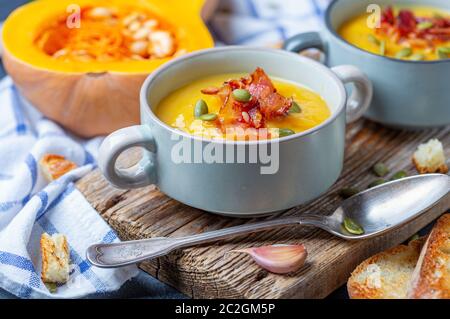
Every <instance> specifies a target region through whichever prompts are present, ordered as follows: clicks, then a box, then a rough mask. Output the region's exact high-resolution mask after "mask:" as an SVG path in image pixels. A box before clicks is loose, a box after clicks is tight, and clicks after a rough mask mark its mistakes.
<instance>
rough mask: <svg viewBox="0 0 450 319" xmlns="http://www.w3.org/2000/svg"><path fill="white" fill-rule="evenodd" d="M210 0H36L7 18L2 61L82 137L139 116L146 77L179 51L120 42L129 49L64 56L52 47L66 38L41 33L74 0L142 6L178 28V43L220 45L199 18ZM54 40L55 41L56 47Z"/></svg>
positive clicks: (30, 94)
mask: <svg viewBox="0 0 450 319" xmlns="http://www.w3.org/2000/svg"><path fill="white" fill-rule="evenodd" d="M203 1H204V0H193V1H184V0H177V1H175V2H174V1H166V0H138V1H134V2H133V4H132V5H130V4H129V3H130V2H128V1H126V0H108V1H106V0H97V1H95V0H75V1H74V0H38V1H34V2H31V3H29V4H27V5H25V6H23V7H21V8H19V9H17V10H16V11H14V12H13V13H12V14H11V15H10V16H9V17H8V19H7V20H6V21H5V24H4V28H3V35H2V39H3V45H4V54H3V63H4V65H5V68H6V70H7V72H8V73H9V75H10V76H11V77H12V78H13V80H14V82H15V84H16V85H17V87H18V89H19V90H20V92H21V93H22V94H23V95H24V96H25V97H26V98H27V99H28V100H29V101H30V102H31V103H32V104H33V105H34V106H36V107H37V108H38V109H39V110H40V111H41V112H42V113H43V114H44V115H45V116H47V117H48V118H50V119H52V120H54V121H56V122H58V123H60V124H61V125H62V126H64V127H66V128H67V129H69V130H71V131H72V132H74V133H76V134H78V135H80V136H82V137H91V136H96V135H104V134H108V133H110V132H112V131H114V130H116V129H119V128H121V127H125V126H129V125H133V124H137V123H139V90H140V87H141V85H142V82H143V81H144V79H145V78H146V77H147V75H148V74H149V73H151V72H152V71H153V70H155V69H156V68H157V67H158V66H160V65H161V64H163V63H165V62H167V61H168V60H170V59H171V58H173V55H174V54H171V55H170V56H167V57H165V58H159V57H158V58H157V57H153V56H152V55H149V54H147V53H145V54H144V56H143V57H142V58H139V57H138V59H135V58H134V57H131V55H130V53H129V52H128V51H126V49H121V50H122V51H123V50H125V51H123V52H122V53H120V54H117V55H115V54H114V55H113V57H112V58H111V57H107V59H103V58H99V57H98V56H94V58H92V56H91V58H90V59H89V60H87V61H85V60H78V59H76V58H71V57H63V58H60V57H54V56H52V54H54V53H55V51H58V49H61V45H60V43H59V42H63V40H61V39H58V37H56V38H57V41H56V42H55V41H54V40H52V41H49V40H47V41H43V40H41V39H40V37H42V34H43V33H44V32H45V31H46V30H47V29H48V27H49V25H51V23H54V22H55V21H57V19H58V18H60V17H64V16H65V15H68V13H66V10H67V8H68V7H69V6H70V5H73V4H76V5H78V6H79V7H80V8H81V10H83V8H87V7H106V8H114V9H116V10H128V11H130V10H135V11H136V10H137V11H141V12H150V13H151V14H152V16H154V17H158V19H159V20H160V22H161V23H163V24H164V25H165V26H167V27H166V28H169V27H170V28H171V29H170V32H171V33H172V34H173V35H174V38H175V39H176V50H178V51H185V52H190V51H194V50H197V49H202V48H208V47H212V46H213V41H212V38H211V36H210V34H209V33H208V31H207V29H206V27H205V25H204V24H203V22H202V21H201V19H200V10H201V6H202V4H203ZM167 2H169V3H167ZM46 28H47V29H46ZM81 28H83V19H81ZM84 31H86V30H84ZM75 32H76V31H75ZM87 33H89V32H87ZM64 36H66V34H64ZM62 39H65V38H64V37H63V36H62ZM39 40H40V42H39ZM48 45H50V46H55V47H51V48H50V49H49V46H48ZM75 45H77V44H75ZM81 45H82V44H81ZM99 49H100V51H101V52H100V53H99V54H103V53H104V52H103V51H102V50H103V48H102V47H100V48H99ZM88 50H89V48H88ZM107 50H108V48H106V49H104V51H107ZM149 50H150V49H149ZM95 52H98V50H97V51H95ZM152 52H153V51H152ZM174 53H175V52H174ZM175 54H176V53H175Z"/></svg>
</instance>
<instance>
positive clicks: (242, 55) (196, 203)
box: [99, 47, 372, 217]
mask: <svg viewBox="0 0 450 319" xmlns="http://www.w3.org/2000/svg"><path fill="white" fill-rule="evenodd" d="M256 67H261V68H263V69H264V70H265V71H266V72H267V74H268V75H269V76H271V77H277V78H280V79H283V80H287V81H290V82H294V83H298V84H299V85H301V86H305V87H307V88H309V89H310V90H312V91H314V92H316V93H318V94H319V95H320V96H321V97H322V98H323V99H324V101H325V102H326V103H327V105H328V107H329V109H330V113H331V115H330V117H329V118H328V119H327V120H325V121H324V122H323V123H321V124H320V125H318V126H316V127H313V128H311V129H309V130H306V131H304V132H301V133H297V134H293V135H290V136H286V137H282V138H275V139H272V140H258V141H232V140H208V139H202V138H201V137H199V136H193V135H190V134H188V133H186V132H184V131H181V130H178V129H175V128H173V127H171V126H170V125H167V124H166V123H164V122H163V121H161V120H160V119H159V118H158V117H157V116H156V115H155V110H156V107H157V106H158V105H159V103H160V102H161V101H162V100H163V99H164V98H165V97H166V96H168V95H169V94H170V93H172V92H173V91H174V90H176V89H178V88H180V87H183V86H185V85H187V84H189V83H191V82H192V81H195V80H197V79H200V78H204V77H207V76H211V75H217V74H229V73H250V72H252V71H253V70H254V69H255V68H256ZM346 83H353V84H354V85H355V88H356V89H355V90H354V91H353V93H352V96H351V97H349V98H348V99H347V93H346V91H345V88H344V84H346ZM371 97H372V86H371V83H370V82H369V80H368V79H367V77H366V76H365V75H364V74H363V73H362V72H360V71H359V70H358V69H357V68H355V67H353V66H338V67H334V68H332V69H328V68H327V67H325V66H324V65H322V64H320V63H317V62H315V61H312V60H310V59H308V58H304V57H301V56H299V55H297V54H293V53H290V52H286V51H281V50H272V49H261V48H248V47H226V48H216V49H210V50H204V51H199V52H195V53H192V54H189V55H186V56H183V57H181V58H179V59H176V60H174V61H172V62H170V63H168V64H166V65H164V66H163V67H161V68H160V69H159V70H157V71H156V72H154V73H153V74H152V75H150V76H149V77H148V78H147V80H146V81H145V82H144V85H143V87H142V90H141V97H140V100H141V123H142V125H138V126H132V127H128V128H124V129H121V130H118V131H116V132H114V133H112V134H111V135H109V136H108V137H107V138H106V139H105V141H104V142H103V144H102V146H101V148H100V155H99V166H100V169H101V170H102V172H103V174H104V175H105V177H106V179H107V180H108V181H109V182H111V183H112V184H113V185H115V186H117V187H120V188H136V187H143V186H145V185H148V184H156V185H157V186H158V187H159V189H160V190H161V191H162V192H164V193H165V194H167V195H168V196H170V197H172V198H174V199H176V200H178V201H180V202H182V203H184V204H187V205H190V206H193V207H196V208H200V209H203V210H206V211H209V212H215V213H219V214H224V215H231V216H239V217H250V216H255V215H262V214H266V213H271V212H276V211H280V210H283V209H288V208H291V207H294V206H297V205H299V204H303V203H306V202H308V201H310V200H312V199H315V198H317V197H318V196H320V195H321V194H323V193H324V192H325V191H326V190H327V189H328V188H329V187H330V186H331V185H333V183H334V182H335V181H336V180H337V178H338V177H339V175H340V173H341V170H342V166H343V158H344V144H345V126H346V122H350V121H354V120H356V119H357V118H359V117H360V116H361V115H362V114H363V113H364V112H365V111H366V109H367V107H368V105H369V103H370V100H371ZM181 142H183V143H187V144H186V145H187V148H186V149H185V150H188V151H187V153H189V154H192V156H196V155H195V154H197V153H199V152H200V157H201V156H202V155H201V154H204V153H205V152H206V153H208V152H211V150H212V149H214V150H215V151H214V154H216V155H217V154H218V153H217V152H218V151H217V150H219V149H220V150H221V151H220V154H222V156H221V158H222V159H224V160H213V161H211V160H208V159H203V160H202V159H200V160H195V159H193V160H192V161H189V160H187V161H185V160H180V159H179V158H174V156H175V155H176V154H178V151H177V150H178V149H179V147H180V145H181V144H180V143H181ZM135 146H139V147H143V148H144V152H143V155H144V156H143V159H142V160H141V161H140V162H139V163H138V164H136V165H135V166H133V167H131V168H128V169H119V168H117V167H116V160H117V158H118V157H119V155H120V154H121V153H122V152H123V151H124V150H126V149H128V148H130V147H135ZM255 150H258V152H259V153H258V152H257V153H253V154H261V152H263V151H264V150H265V151H266V154H267V155H268V154H270V156H269V157H262V156H256V159H255V158H254V159H253V160H250V159H249V155H248V154H250V153H252V152H254V151H255ZM174 154H175V155H174ZM183 154H184V151H183ZM238 154H241V155H242V154H246V157H245V160H244V161H242V160H241V161H239V160H238V159H237V157H238V156H239V155H238Z"/></svg>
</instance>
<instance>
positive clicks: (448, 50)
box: [438, 47, 450, 54]
mask: <svg viewBox="0 0 450 319" xmlns="http://www.w3.org/2000/svg"><path fill="white" fill-rule="evenodd" d="M438 50H439V51H441V52H443V53H446V54H450V47H448V48H439V49H438Z"/></svg>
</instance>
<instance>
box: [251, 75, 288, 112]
mask: <svg viewBox="0 0 450 319" xmlns="http://www.w3.org/2000/svg"><path fill="white" fill-rule="evenodd" d="M248 90H249V91H250V94H251V95H252V96H253V97H255V98H256V99H257V100H258V101H259V108H260V110H261V113H263V114H264V116H265V117H266V118H267V119H270V118H274V117H277V116H282V115H286V113H287V112H288V111H289V108H290V107H291V106H292V100H290V99H287V98H285V97H284V96H282V95H281V94H279V93H277V90H276V89H275V86H274V85H273V83H272V81H270V78H269V77H268V76H267V74H266V73H265V72H264V70H263V69H261V68H257V69H256V70H255V72H253V74H252V83H251V84H250V86H249V87H248Z"/></svg>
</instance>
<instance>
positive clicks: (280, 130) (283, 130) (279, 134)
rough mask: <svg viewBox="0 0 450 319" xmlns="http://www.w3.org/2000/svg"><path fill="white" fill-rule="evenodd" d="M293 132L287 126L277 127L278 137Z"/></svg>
mask: <svg viewBox="0 0 450 319" xmlns="http://www.w3.org/2000/svg"><path fill="white" fill-rule="evenodd" d="M292 134H295V132H294V131H293V130H291V129H288V128H279V129H278V137H284V136H288V135H292Z"/></svg>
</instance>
